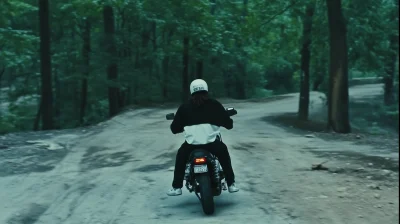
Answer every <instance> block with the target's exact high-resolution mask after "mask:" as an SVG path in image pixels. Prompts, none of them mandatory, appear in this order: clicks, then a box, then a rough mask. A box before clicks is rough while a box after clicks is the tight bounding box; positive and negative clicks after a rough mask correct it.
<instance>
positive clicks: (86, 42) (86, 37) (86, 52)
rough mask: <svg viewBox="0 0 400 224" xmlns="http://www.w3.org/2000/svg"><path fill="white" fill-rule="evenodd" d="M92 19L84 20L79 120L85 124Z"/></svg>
mask: <svg viewBox="0 0 400 224" xmlns="http://www.w3.org/2000/svg"><path fill="white" fill-rule="evenodd" d="M90 30H91V26H90V21H89V19H88V18H86V19H85V20H84V28H83V46H82V56H83V77H82V90H81V107H80V116H79V122H80V124H83V119H84V117H85V111H86V104H87V92H88V77H89V73H90V72H89V69H90Z"/></svg>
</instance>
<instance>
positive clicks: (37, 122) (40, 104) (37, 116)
mask: <svg viewBox="0 0 400 224" xmlns="http://www.w3.org/2000/svg"><path fill="white" fill-rule="evenodd" d="M41 114H42V100H40V103H39V107H38V110H37V113H36V116H35V121H34V122H33V130H34V131H39V124H40V115H41Z"/></svg>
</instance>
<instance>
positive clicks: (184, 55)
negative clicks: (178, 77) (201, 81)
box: [182, 36, 190, 102]
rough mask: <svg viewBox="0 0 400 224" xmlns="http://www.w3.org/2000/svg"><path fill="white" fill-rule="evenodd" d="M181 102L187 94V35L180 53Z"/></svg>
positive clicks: (185, 98)
mask: <svg viewBox="0 0 400 224" xmlns="http://www.w3.org/2000/svg"><path fill="white" fill-rule="evenodd" d="M182 62H183V70H182V102H185V101H186V100H187V98H188V96H189V92H190V91H189V37H187V36H185V37H184V38H183V53H182Z"/></svg>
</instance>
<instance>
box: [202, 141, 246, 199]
mask: <svg viewBox="0 0 400 224" xmlns="http://www.w3.org/2000/svg"><path fill="white" fill-rule="evenodd" d="M208 150H209V152H210V153H212V154H214V155H215V156H216V157H218V160H219V162H220V163H221V166H222V169H223V170H224V174H225V180H226V183H227V184H228V188H229V192H237V191H239V188H237V187H236V186H235V174H234V172H233V168H232V163H231V157H230V156H229V152H228V147H227V146H226V145H225V144H224V143H223V142H222V141H215V142H213V143H211V144H209V147H208Z"/></svg>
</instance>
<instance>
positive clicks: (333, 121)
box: [327, 0, 351, 133]
mask: <svg viewBox="0 0 400 224" xmlns="http://www.w3.org/2000/svg"><path fill="white" fill-rule="evenodd" d="M327 8H328V21H329V45H330V66H329V77H330V80H329V81H330V83H329V91H328V128H329V129H332V130H333V131H335V132H338V133H349V132H351V127H350V121H349V89H348V55H347V54H348V48H347V40H346V33H347V31H346V24H345V21H344V18H343V13H342V1H341V0H327Z"/></svg>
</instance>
